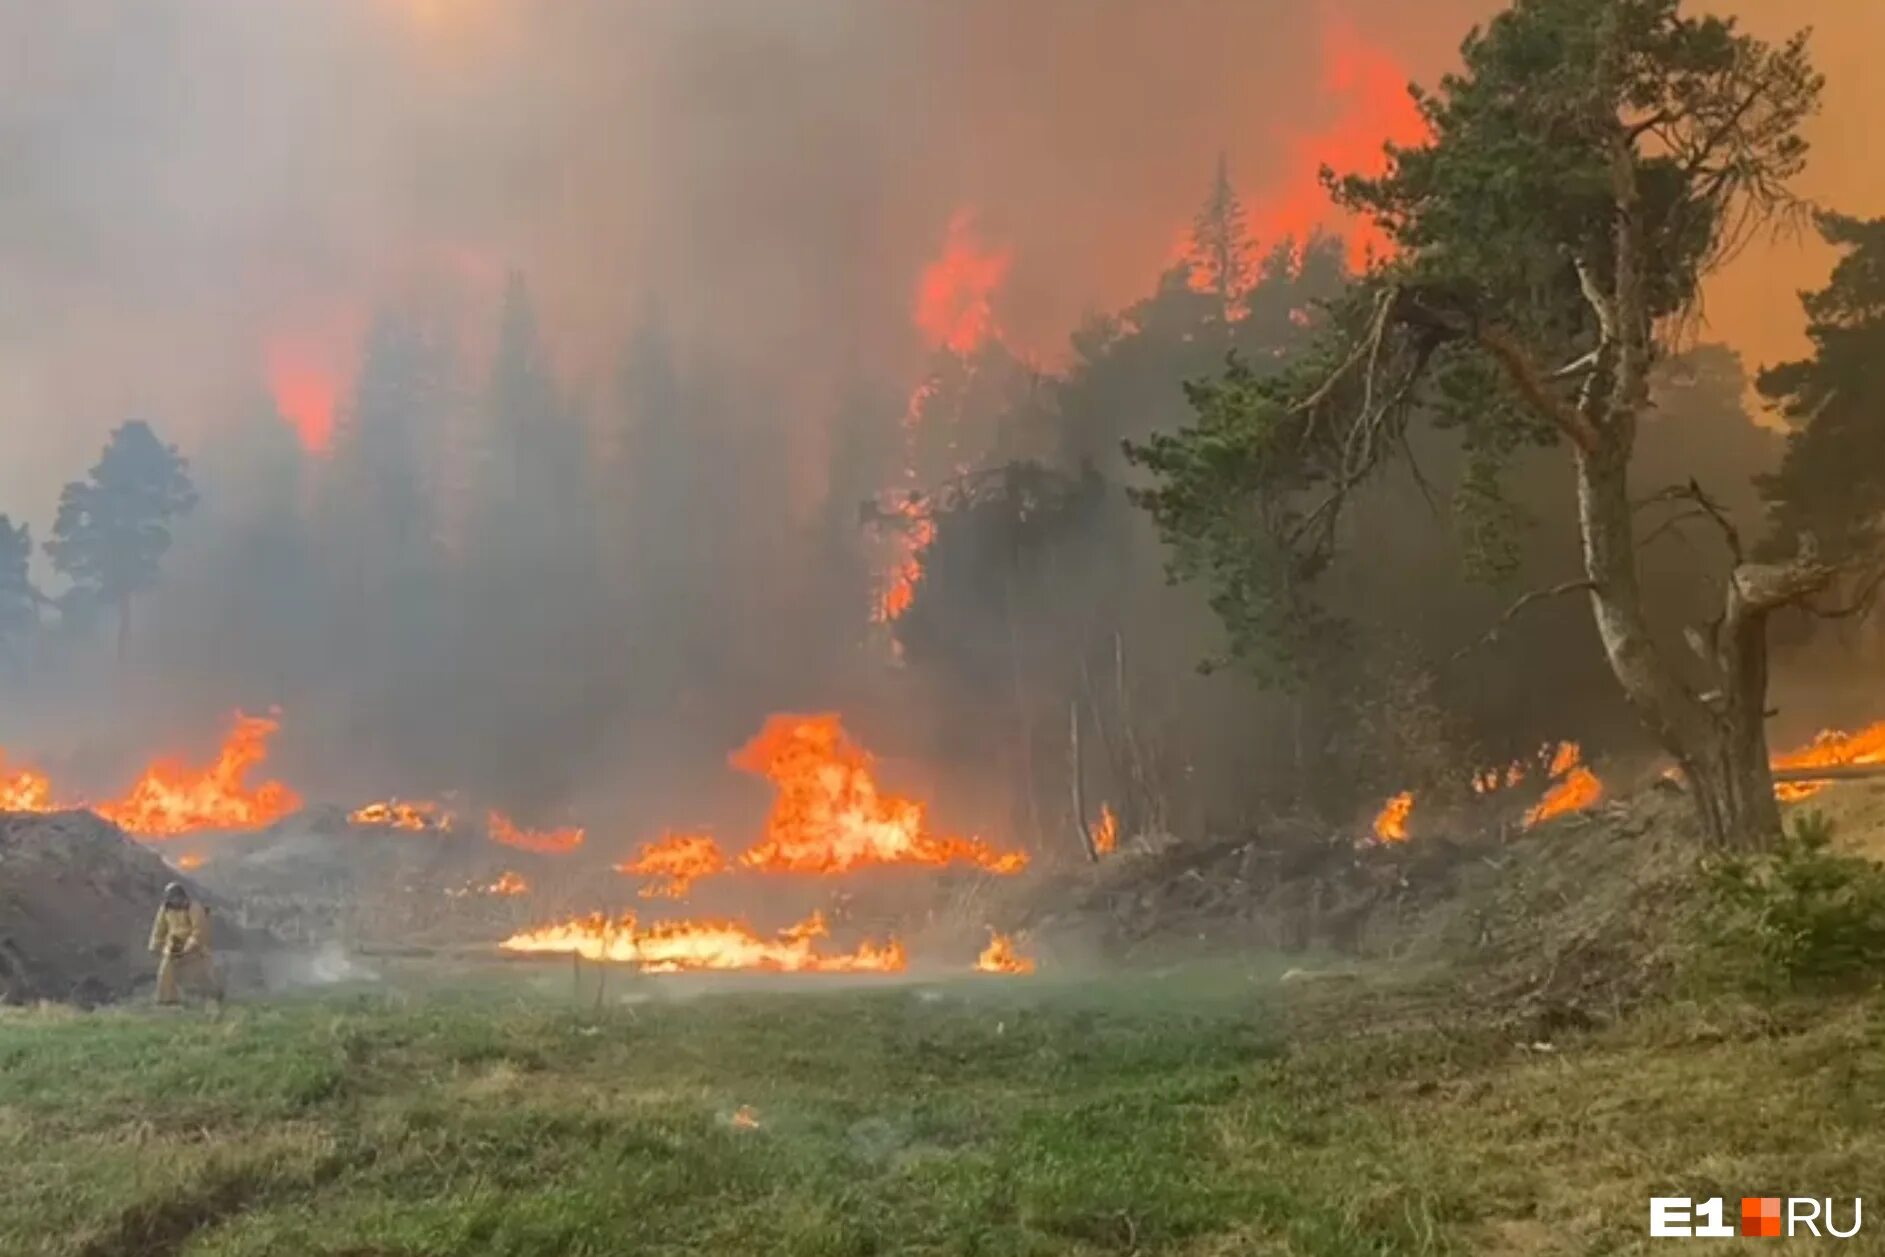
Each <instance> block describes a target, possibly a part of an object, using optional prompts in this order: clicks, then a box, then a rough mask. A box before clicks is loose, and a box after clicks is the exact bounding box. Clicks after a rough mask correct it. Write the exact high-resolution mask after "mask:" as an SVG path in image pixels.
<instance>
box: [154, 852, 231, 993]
mask: <svg viewBox="0 0 1885 1257" xmlns="http://www.w3.org/2000/svg"><path fill="white" fill-rule="evenodd" d="M151 951H152V952H153V953H154V954H155V955H156V956H157V957H158V961H157V1002H158V1003H159V1004H178V1003H181V1002H182V1000H183V990H182V988H183V987H184V986H185V985H188V986H192V987H195V988H197V989H198V990H201V991H203V992H204V993H205V994H207V995H208V996H209V998H210V999H211V1000H212V1001H213V1002H215V1003H217V1004H220V1003H222V998H223V984H222V979H221V978H220V977H219V976H217V973H216V961H215V959H214V958H213V957H212V956H211V955H210V950H209V911H208V910H207V909H206V908H204V907H203V905H202V904H200V903H197V902H195V901H194V900H192V899H191V898H190V892H189V891H188V890H185V889H184V886H183V883H182V882H172V883H170V885H168V886H166V887H164V902H163V904H162V906H160V907H159V908H158V909H157V920H156V921H155V922H153V923H152V925H151Z"/></svg>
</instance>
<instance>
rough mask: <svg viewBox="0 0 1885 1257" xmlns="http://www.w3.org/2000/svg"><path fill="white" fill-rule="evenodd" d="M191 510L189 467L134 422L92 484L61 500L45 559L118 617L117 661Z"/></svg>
mask: <svg viewBox="0 0 1885 1257" xmlns="http://www.w3.org/2000/svg"><path fill="white" fill-rule="evenodd" d="M194 505H196V490H195V489H194V488H193V487H192V486H191V484H190V475H189V464H188V463H186V462H185V461H184V459H183V456H182V455H180V454H179V453H177V449H176V447H175V446H172V445H165V444H164V443H163V442H162V441H160V440H159V439H158V438H157V434H156V433H155V432H153V431H151V428H150V425H149V424H147V423H144V422H143V421H142V420H137V419H134V420H132V421H131V422H129V423H126V424H124V425H122V426H121V427H119V428H118V429H117V431H115V432H113V433H112V434H111V439H110V440H109V441H108V442H107V443H106V445H105V450H104V453H103V455H102V456H100V458H99V460H98V462H97V464H96V465H94V466H93V467H92V470H91V474H90V476H89V477H88V478H87V479H85V480H75V481H73V482H72V483H70V484H68V485H66V487H65V490H64V492H63V493H61V494H60V495H59V514H58V517H57V518H56V519H55V520H54V522H53V526H52V540H51V541H49V542H47V543H46V553H47V554H49V555H51V556H52V563H53V566H54V567H55V568H56V569H58V571H59V572H60V573H62V574H63V575H64V576H66V577H67V578H68V579H69V580H71V582H72V583H73V585H74V586H75V587H76V588H78V589H82V590H84V591H86V592H87V593H88V594H89V595H91V596H94V597H95V598H96V600H97V601H99V602H102V603H104V604H106V605H109V606H111V607H114V608H115V609H116V610H117V613H118V654H119V657H120V658H122V657H123V654H124V649H125V644H126V642H127V641H128V640H129V637H130V633H131V602H132V599H134V598H135V597H137V595H139V594H142V593H145V592H146V591H148V590H149V589H151V588H152V587H153V586H154V585H156V583H157V576H158V566H159V564H160V563H161V562H162V560H163V557H164V554H165V553H166V552H167V551H168V550H169V549H170V524H171V521H172V520H174V519H176V518H177V517H178V516H180V515H182V514H184V513H185V512H186V511H188V510H189V509H190V508H191V507H192V506H194Z"/></svg>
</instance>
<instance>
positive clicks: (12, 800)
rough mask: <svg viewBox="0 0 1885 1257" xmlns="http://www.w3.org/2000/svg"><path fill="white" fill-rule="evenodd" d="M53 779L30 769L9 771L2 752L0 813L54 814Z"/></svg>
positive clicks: (0, 757)
mask: <svg viewBox="0 0 1885 1257" xmlns="http://www.w3.org/2000/svg"><path fill="white" fill-rule="evenodd" d="M57 810H58V805H57V804H55V803H54V802H53V801H52V779H51V778H50V777H47V776H46V775H45V774H44V773H40V772H35V771H33V770H32V769H30V768H16V769H13V770H12V771H11V772H9V771H8V770H7V765H6V754H5V752H0V812H54V811H57Z"/></svg>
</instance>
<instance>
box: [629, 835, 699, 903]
mask: <svg viewBox="0 0 1885 1257" xmlns="http://www.w3.org/2000/svg"><path fill="white" fill-rule="evenodd" d="M726 867H727V860H726V855H725V854H724V853H723V852H722V851H721V850H720V844H719V843H717V842H715V841H714V840H713V838H712V836H711V835H708V834H666V835H663V836H662V837H660V838H658V839H656V840H655V841H653V842H648V843H643V844H642V848H641V850H640V851H639V852H638V853H637V854H636V856H635V858H634V859H633V860H625V861H623V862H622V863H621V864H618V865H616V866H615V871H616V872H618V873H627V874H630V875H631V876H635V877H655V878H665V879H666V880H665V881H658V882H651V883H649V884H648V885H646V886H644V887H642V888H641V897H642V898H643V899H680V898H682V897H684V896H685V895H686V894H687V888H688V887H689V886H691V885H693V884H694V883H695V882H696V881H698V880H699V879H701V878H703V877H712V876H713V875H714V874H716V873H723V872H725V871H726Z"/></svg>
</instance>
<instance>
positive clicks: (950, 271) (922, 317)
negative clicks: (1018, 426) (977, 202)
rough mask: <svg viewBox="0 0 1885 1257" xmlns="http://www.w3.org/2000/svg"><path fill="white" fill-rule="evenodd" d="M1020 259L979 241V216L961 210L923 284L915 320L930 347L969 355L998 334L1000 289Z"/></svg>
mask: <svg viewBox="0 0 1885 1257" xmlns="http://www.w3.org/2000/svg"><path fill="white" fill-rule="evenodd" d="M1013 260H1014V256H1013V254H1012V253H1010V252H1009V251H1008V250H1006V249H990V248H987V247H986V246H984V245H983V244H982V243H981V241H979V240H978V239H977V238H976V234H975V213H974V211H973V210H969V209H959V210H957V211H956V212H955V213H954V214H953V215H952V216H951V217H950V219H949V227H948V230H947V232H946V234H945V235H944V237H943V249H942V253H941V255H940V256H938V257H937V259H936V260H935V261H933V262H931V263H930V264H929V265H928V266H926V267H924V268H923V273H922V275H921V276H920V277H919V278H918V280H917V285H916V304H915V310H914V317H915V319H916V326H917V329H918V330H919V331H921V332H922V334H923V339H924V341H925V343H927V344H928V345H929V347H930V348H932V349H946V350H948V351H949V352H950V353H953V354H959V355H962V356H964V357H966V356H968V355H970V354H972V353H974V352H975V351H976V350H978V349H980V348H981V347H982V344H983V343H984V342H985V341H986V340H987V339H988V338H989V337H990V336H991V335H993V334H995V331H996V327H995V314H994V297H995V290H996V289H997V288H999V287H1001V282H1002V280H1004V279H1005V278H1007V275H1008V267H1009V264H1010V263H1011V262H1013Z"/></svg>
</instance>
